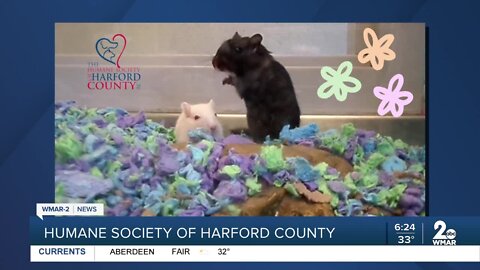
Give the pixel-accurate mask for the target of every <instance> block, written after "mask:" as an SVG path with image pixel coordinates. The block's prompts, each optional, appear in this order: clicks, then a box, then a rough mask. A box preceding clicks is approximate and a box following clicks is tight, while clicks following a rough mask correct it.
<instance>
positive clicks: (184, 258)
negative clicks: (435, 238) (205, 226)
mask: <svg viewBox="0 0 480 270" xmlns="http://www.w3.org/2000/svg"><path fill="white" fill-rule="evenodd" d="M30 261H31V262H480V246H31V247H30Z"/></svg>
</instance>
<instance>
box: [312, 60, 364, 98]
mask: <svg viewBox="0 0 480 270" xmlns="http://www.w3.org/2000/svg"><path fill="white" fill-rule="evenodd" d="M351 73H352V62H350V61H345V62H343V63H341V64H340V66H339V67H338V70H334V69H333V68H331V67H323V68H322V70H321V71H320V74H321V75H322V77H323V79H325V81H326V82H324V83H323V84H322V85H320V87H319V88H318V90H317V95H318V97H319V98H322V99H327V98H330V97H331V96H332V95H335V98H336V99H337V100H338V101H345V100H346V99H347V95H348V94H349V93H356V92H358V91H360V88H362V83H361V82H360V81H359V80H358V79H357V78H354V77H351V76H350V74H351Z"/></svg>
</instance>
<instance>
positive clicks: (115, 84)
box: [87, 34, 142, 91]
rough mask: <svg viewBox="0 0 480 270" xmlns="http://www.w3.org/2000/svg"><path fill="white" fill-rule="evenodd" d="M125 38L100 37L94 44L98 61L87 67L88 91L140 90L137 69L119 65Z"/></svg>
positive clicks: (116, 36) (125, 42)
mask: <svg viewBox="0 0 480 270" xmlns="http://www.w3.org/2000/svg"><path fill="white" fill-rule="evenodd" d="M126 47H127V38H126V36H125V35H124V34H115V35H113V37H111V38H107V37H102V38H100V39H98V40H97V41H96V42H95V50H96V52H97V55H98V58H99V59H100V60H101V61H100V63H101V64H103V65H101V64H100V63H99V62H98V61H89V62H88V66H87V78H88V80H87V88H88V89H89V90H101V91H122V90H130V91H131V90H135V89H140V79H141V77H142V75H141V74H140V68H139V67H126V66H123V64H122V63H121V60H122V57H123V55H124V52H125V49H126Z"/></svg>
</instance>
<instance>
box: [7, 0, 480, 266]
mask: <svg viewBox="0 0 480 270" xmlns="http://www.w3.org/2000/svg"><path fill="white" fill-rule="evenodd" d="M207 2H208V4H207ZM479 11H480V3H479V1H474V0H471V1H461V0H456V1H435V0H430V1H421V0H417V1H413V0H410V1H407V0H403V1H400V0H398V1H381V0H377V1H373V0H372V1H354V0H352V1H339V0H323V1H321V0H317V1H302V0H296V1H287V0H277V1H260V0H257V1H240V0H236V1H227V0H220V1H173V0H171V1H132V0H115V1H91V0H83V1H80V0H79V1H75V2H73V1H66V0H64V1H47V0H44V1H29V2H26V1H18V0H10V1H9V0H2V1H0V29H1V32H0V33H1V37H0V41H1V42H0V116H1V117H3V119H4V121H3V125H2V127H1V133H0V142H1V143H0V181H1V183H2V192H3V194H2V196H1V198H2V203H1V204H0V207H1V209H0V210H1V213H2V218H1V221H0V224H1V226H2V228H1V232H0V235H1V238H0V240H1V249H0V269H65V268H66V267H68V268H69V269H71V270H74V269H94V268H97V267H98V268H100V267H101V268H105V267H106V266H107V265H105V264H97V265H95V264H71V265H67V264H64V263H58V264H31V263H29V243H28V231H29V229H28V224H29V222H28V221H29V216H32V215H34V211H35V203H36V202H50V201H52V199H53V196H54V194H53V192H54V188H53V184H54V183H53V178H54V153H53V150H54V147H53V143H54V140H53V134H54V126H53V121H52V120H53V115H54V114H53V112H54V104H53V101H54V50H55V48H54V23H55V22H425V23H426V24H427V27H428V34H429V35H428V74H427V78H428V91H427V92H428V115H429V116H428V118H429V119H428V148H429V162H428V163H429V164H428V165H429V170H428V172H429V182H430V183H429V186H430V190H429V207H430V209H429V214H430V215H431V216H437V215H443V216H475V215H476V216H478V215H479V214H480V208H479V207H478V205H479V203H478V199H477V198H478V190H479V187H480V179H479V177H478V173H477V172H476V168H477V167H478V166H477V163H478V161H479V158H478V153H479V150H480V144H479V143H478V138H480V131H479V128H478V126H479V123H480V120H479V117H480V106H478V105H477V103H478V101H479V100H480V91H479V86H478V85H479V83H478V82H477V81H476V80H477V79H478V77H479V76H478V74H479V71H480V69H479V67H478V63H479V60H480V59H479V58H480V57H479V54H478V51H477V49H478V48H479V44H478V41H479V38H478V34H479V32H480V31H479V28H478V27H479V26H480V24H479V20H480V17H479V14H478V12H479ZM345 256H348V254H345ZM394 266H395V265H394V264H388V265H386V264H379V263H369V264H354V263H351V264H343V265H341V264H323V265H322V267H326V268H328V269H360V268H368V269H386V268H392V267H394ZM406 266H409V267H411V268H413V269H430V268H432V269H433V268H434V269H477V268H478V264H477V265H473V264H470V265H458V264H416V263H409V264H404V265H401V266H400V265H397V267H396V268H398V267H401V268H405V267H406ZM108 267H109V268H112V267H115V268H116V269H119V270H121V269H129V268H132V267H136V268H140V266H139V264H135V265H134V264H125V263H123V264H112V265H108ZM141 267H142V268H145V269H158V267H166V268H167V269H186V268H190V269H192V268H199V267H201V268H202V269H203V268H208V269H225V268H226V267H227V266H226V264H223V263H217V264H204V265H202V266H195V265H193V264H187V263H186V264H168V263H165V264H162V265H161V266H160V265H158V264H141ZM228 267H229V268H231V269H234V268H237V269H244V268H255V267H266V265H263V264H253V263H244V264H235V265H229V266H228ZM269 267H271V268H272V269H273V268H274V267H275V269H279V270H280V269H287V268H292V267H295V265H294V264H287V263H281V264H280V263H278V264H270V265H269ZM297 267H298V266H297ZM302 268H304V269H318V268H319V266H318V265H316V264H310V263H309V264H303V265H302Z"/></svg>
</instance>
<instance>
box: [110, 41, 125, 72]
mask: <svg viewBox="0 0 480 270" xmlns="http://www.w3.org/2000/svg"><path fill="white" fill-rule="evenodd" d="M117 37H120V38H121V39H123V48H122V51H121V52H120V55H119V56H118V58H117V62H116V64H117V68H120V58H121V57H122V54H123V51H124V50H125V47H127V38H126V37H125V36H124V35H123V34H116V35H114V36H113V38H112V40H113V41H115V39H116V38H117Z"/></svg>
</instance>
